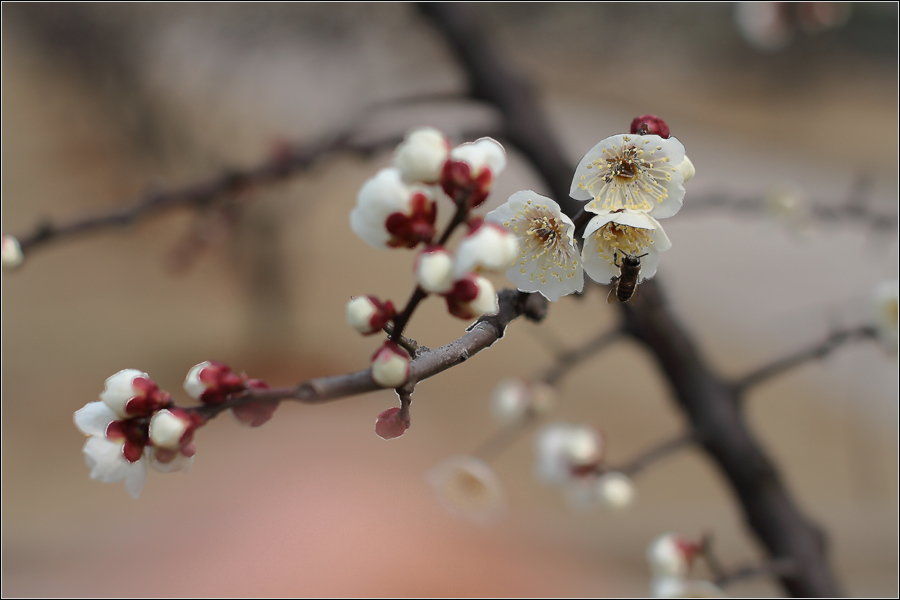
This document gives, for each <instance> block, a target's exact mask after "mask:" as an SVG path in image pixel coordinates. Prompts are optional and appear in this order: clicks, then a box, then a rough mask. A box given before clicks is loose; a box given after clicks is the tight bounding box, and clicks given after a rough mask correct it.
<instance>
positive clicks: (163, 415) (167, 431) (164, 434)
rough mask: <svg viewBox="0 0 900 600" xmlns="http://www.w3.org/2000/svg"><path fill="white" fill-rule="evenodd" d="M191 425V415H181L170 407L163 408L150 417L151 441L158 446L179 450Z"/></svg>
mask: <svg viewBox="0 0 900 600" xmlns="http://www.w3.org/2000/svg"><path fill="white" fill-rule="evenodd" d="M178 412H184V411H178ZM191 425H192V421H191V419H190V417H189V416H186V415H179V414H176V413H174V412H173V411H171V410H168V409H166V410H161V411H159V412H158V413H156V414H155V415H153V418H152V419H150V441H151V442H153V445H154V446H156V447H157V448H163V449H166V450H177V449H178V448H180V447H181V440H182V437H183V436H184V434H185V433H187V431H188V429H189V428H190V427H191Z"/></svg>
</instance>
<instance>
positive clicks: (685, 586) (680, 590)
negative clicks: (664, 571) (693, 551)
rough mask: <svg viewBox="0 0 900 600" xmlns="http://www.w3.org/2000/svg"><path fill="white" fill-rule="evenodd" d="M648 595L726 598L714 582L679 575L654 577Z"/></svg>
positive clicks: (659, 596)
mask: <svg viewBox="0 0 900 600" xmlns="http://www.w3.org/2000/svg"><path fill="white" fill-rule="evenodd" d="M650 595H651V596H652V597H654V598H727V597H728V595H727V594H725V592H724V591H722V588H720V587H719V586H717V585H716V584H714V583H712V582H710V581H705V580H702V579H694V580H687V579H682V578H681V577H656V578H654V579H653V581H652V582H651V583H650Z"/></svg>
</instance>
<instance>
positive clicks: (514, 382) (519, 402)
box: [491, 377, 556, 425]
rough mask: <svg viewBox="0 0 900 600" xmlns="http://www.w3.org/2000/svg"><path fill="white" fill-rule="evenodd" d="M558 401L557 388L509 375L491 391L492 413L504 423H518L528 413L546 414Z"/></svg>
mask: <svg viewBox="0 0 900 600" xmlns="http://www.w3.org/2000/svg"><path fill="white" fill-rule="evenodd" d="M555 403H556V390H554V389H553V387H551V386H549V385H547V384H546V383H542V382H540V381H536V382H530V381H525V380H524V379H519V378H517V377H507V378H506V379H503V380H501V381H500V382H499V383H497V385H496V386H495V387H494V391H493V392H492V393H491V414H492V415H493V416H494V419H495V420H496V421H497V422H498V423H500V424H503V425H506V424H509V423H516V422H518V421H520V420H522V419H523V418H524V417H525V416H526V415H531V414H546V413H547V412H549V411H550V409H551V408H552V407H553V405H554V404H555Z"/></svg>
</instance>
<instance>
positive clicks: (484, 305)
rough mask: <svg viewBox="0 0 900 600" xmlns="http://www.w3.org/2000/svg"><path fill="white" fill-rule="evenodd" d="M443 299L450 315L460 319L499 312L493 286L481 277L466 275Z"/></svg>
mask: <svg viewBox="0 0 900 600" xmlns="http://www.w3.org/2000/svg"><path fill="white" fill-rule="evenodd" d="M444 298H445V299H446V301H447V310H448V311H449V312H450V314H451V315H453V316H455V317H459V318H460V319H472V318H475V317H480V316H481V315H487V314H495V313H496V312H497V311H498V310H500V304H499V302H498V300H497V292H496V291H494V284H492V283H491V282H490V280H488V279H486V278H484V277H482V276H481V275H468V276H466V277H464V278H462V279H460V280H459V281H457V282H456V283H454V284H453V289H452V290H451V291H450V292H449V293H448V294H446V295H445V296H444Z"/></svg>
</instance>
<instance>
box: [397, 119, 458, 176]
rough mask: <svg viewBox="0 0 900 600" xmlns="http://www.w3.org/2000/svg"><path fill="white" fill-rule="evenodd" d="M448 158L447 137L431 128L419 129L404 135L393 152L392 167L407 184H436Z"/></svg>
mask: <svg viewBox="0 0 900 600" xmlns="http://www.w3.org/2000/svg"><path fill="white" fill-rule="evenodd" d="M449 157H450V142H449V140H447V136H445V135H444V134H443V133H441V132H440V131H438V130H437V129H435V128H433V127H420V128H418V129H413V130H412V131H410V132H409V133H407V134H406V137H405V139H404V140H403V142H402V143H401V144H400V145H399V146H397V150H396V151H395V152H394V166H395V167H397V168H398V169H400V175H401V177H402V178H403V181H405V182H407V183H437V182H438V181H440V179H441V173H442V172H443V170H444V164H445V163H446V162H447V159H448V158H449Z"/></svg>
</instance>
